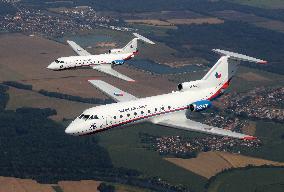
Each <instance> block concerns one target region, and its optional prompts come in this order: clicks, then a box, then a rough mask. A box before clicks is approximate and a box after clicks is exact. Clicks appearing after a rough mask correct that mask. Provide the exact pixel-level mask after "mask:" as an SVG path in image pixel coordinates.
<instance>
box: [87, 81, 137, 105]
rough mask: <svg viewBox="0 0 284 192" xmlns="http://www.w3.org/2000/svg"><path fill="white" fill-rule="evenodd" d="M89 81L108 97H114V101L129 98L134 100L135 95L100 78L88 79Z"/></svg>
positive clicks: (128, 99) (127, 99)
mask: <svg viewBox="0 0 284 192" xmlns="http://www.w3.org/2000/svg"><path fill="white" fill-rule="evenodd" d="M89 82H90V83H91V84H92V85H93V86H94V87H96V88H98V89H99V90H101V91H102V92H104V93H105V94H107V95H108V96H109V97H111V98H112V99H114V100H115V101H119V102H121V101H131V100H136V99H137V97H135V96H133V95H131V94H129V93H127V92H124V91H122V90H120V89H118V88H116V87H114V86H112V85H110V84H108V83H106V82H104V81H101V80H89Z"/></svg>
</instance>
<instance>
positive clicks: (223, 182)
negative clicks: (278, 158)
mask: <svg viewBox="0 0 284 192" xmlns="http://www.w3.org/2000/svg"><path fill="white" fill-rule="evenodd" d="M283 181H284V168H283V167H281V168H280V167H275V168H273V167H272V168H264V167H263V168H248V169H240V170H238V169H237V170H232V171H227V172H224V173H221V174H219V175H217V176H216V178H215V179H214V180H212V181H211V182H210V184H209V186H208V192H227V191H230V192H239V191H246V192H255V191H259V192H265V191H269V192H281V191H283V190H284V187H283V184H284V182H283Z"/></svg>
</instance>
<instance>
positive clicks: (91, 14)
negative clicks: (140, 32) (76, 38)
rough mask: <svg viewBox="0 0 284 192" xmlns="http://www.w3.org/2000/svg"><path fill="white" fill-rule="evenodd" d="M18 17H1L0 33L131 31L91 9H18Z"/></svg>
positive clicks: (46, 33)
mask: <svg viewBox="0 0 284 192" xmlns="http://www.w3.org/2000/svg"><path fill="white" fill-rule="evenodd" d="M17 9H18V11H17V13H16V15H9V14H7V15H5V16H0V31H9V32H24V33H26V34H29V35H34V34H39V35H44V36H47V37H54V38H56V37H62V36H63V35H65V34H66V33H72V32H77V31H89V30H92V29H94V28H96V27H105V28H110V29H113V30H121V31H129V30H132V29H130V28H129V29H128V28H125V27H115V26H114V25H113V24H114V23H117V22H118V21H117V20H114V19H111V18H107V17H104V16H98V15H97V13H96V11H95V10H94V9H92V8H91V7H87V6H84V7H74V8H70V9H67V8H64V9H61V10H56V11H53V12H50V11H43V10H37V9H29V8H25V7H21V6H19V7H17Z"/></svg>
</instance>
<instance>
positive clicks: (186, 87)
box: [177, 80, 202, 91]
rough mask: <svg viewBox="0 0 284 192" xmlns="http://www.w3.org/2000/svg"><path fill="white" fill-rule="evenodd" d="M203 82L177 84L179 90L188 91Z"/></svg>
mask: <svg viewBox="0 0 284 192" xmlns="http://www.w3.org/2000/svg"><path fill="white" fill-rule="evenodd" d="M201 83H202V81H201V80H197V81H191V82H184V83H180V84H178V86H177V89H178V91H186V90H189V89H192V88H197V87H199V85H200V84H201Z"/></svg>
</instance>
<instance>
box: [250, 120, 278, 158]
mask: <svg viewBox="0 0 284 192" xmlns="http://www.w3.org/2000/svg"><path fill="white" fill-rule="evenodd" d="M256 136H257V137H259V138H260V139H261V140H262V142H263V146H262V147H260V148H258V149H256V150H249V151H246V152H245V153H246V154H247V155H250V156H254V157H260V158H264V159H269V160H273V161H281V162H284V150H283V148H284V138H283V137H284V125H283V124H280V123H273V122H263V121H257V124H256Z"/></svg>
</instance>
